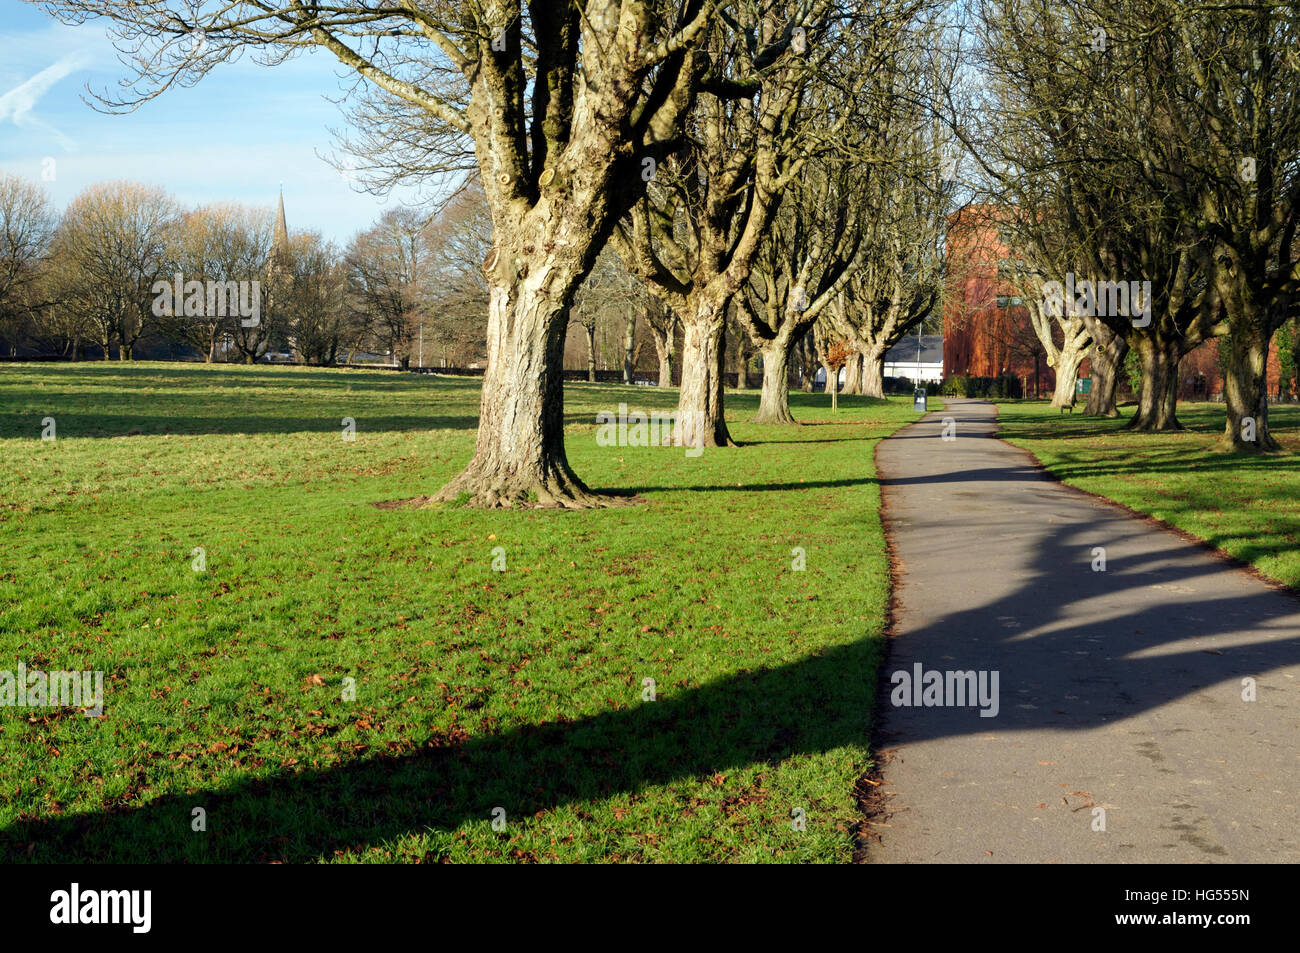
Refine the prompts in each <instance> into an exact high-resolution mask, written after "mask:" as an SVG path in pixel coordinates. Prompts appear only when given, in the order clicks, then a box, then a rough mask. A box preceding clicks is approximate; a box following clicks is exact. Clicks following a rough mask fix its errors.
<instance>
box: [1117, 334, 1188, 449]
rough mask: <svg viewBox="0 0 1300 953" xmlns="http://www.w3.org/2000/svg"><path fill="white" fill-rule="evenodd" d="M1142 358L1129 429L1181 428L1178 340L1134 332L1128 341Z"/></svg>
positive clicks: (1180, 355) (1180, 356)
mask: <svg viewBox="0 0 1300 953" xmlns="http://www.w3.org/2000/svg"><path fill="white" fill-rule="evenodd" d="M1130 347H1133V348H1135V349H1136V350H1137V352H1138V357H1139V358H1140V359H1141V361H1142V393H1141V394H1139V395H1138V410H1137V413H1136V414H1134V415H1133V419H1132V420H1130V421H1129V423H1128V428H1129V429H1130V430H1143V431H1162V430H1182V429H1183V425H1182V424H1180V423H1179V422H1178V415H1177V407H1178V364H1179V362H1180V361H1181V360H1182V354H1181V353H1180V349H1179V345H1178V342H1177V341H1170V340H1162V339H1159V338H1156V337H1154V336H1153V335H1149V334H1139V335H1136V336H1135V338H1134V340H1133V341H1131V342H1130Z"/></svg>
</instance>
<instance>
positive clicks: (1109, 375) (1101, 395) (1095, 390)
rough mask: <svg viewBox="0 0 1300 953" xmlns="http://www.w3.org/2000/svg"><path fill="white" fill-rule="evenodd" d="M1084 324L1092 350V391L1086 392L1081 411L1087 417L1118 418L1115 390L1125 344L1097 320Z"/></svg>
mask: <svg viewBox="0 0 1300 953" xmlns="http://www.w3.org/2000/svg"><path fill="white" fill-rule="evenodd" d="M1085 323H1089V330H1090V331H1091V332H1092V339H1093V343H1094V347H1092V348H1091V349H1090V350H1089V352H1088V359H1089V363H1090V365H1091V368H1090V370H1091V374H1092V388H1091V390H1089V392H1088V403H1087V404H1086V405H1085V407H1084V410H1083V412H1084V413H1085V414H1087V415H1088V416H1089V417H1118V416H1119V415H1120V414H1119V409H1118V408H1117V407H1116V406H1115V390H1116V388H1117V387H1118V386H1119V374H1120V370H1121V368H1123V366H1124V358H1125V357H1127V356H1128V342H1127V341H1125V340H1124V339H1123V338H1122V337H1119V336H1118V335H1117V334H1115V333H1114V332H1113V331H1111V330H1110V329H1109V328H1107V327H1106V326H1105V325H1104V324H1102V323H1101V322H1100V321H1092V322H1089V321H1085Z"/></svg>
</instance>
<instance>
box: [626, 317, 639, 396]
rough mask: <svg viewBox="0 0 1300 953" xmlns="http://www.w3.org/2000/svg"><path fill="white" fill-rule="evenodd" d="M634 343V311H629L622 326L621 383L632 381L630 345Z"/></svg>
mask: <svg viewBox="0 0 1300 953" xmlns="http://www.w3.org/2000/svg"><path fill="white" fill-rule="evenodd" d="M634 344H636V312H633V311H629V312H628V316H627V324H626V325H625V326H624V328H623V383H624V384H630V383H632V346H633V345H634Z"/></svg>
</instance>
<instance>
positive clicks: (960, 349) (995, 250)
mask: <svg viewBox="0 0 1300 953" xmlns="http://www.w3.org/2000/svg"><path fill="white" fill-rule="evenodd" d="M999 214H1001V213H1000V212H999V209H998V208H997V207H996V206H991V205H968V206H966V207H965V208H963V209H961V210H960V211H957V212H954V213H953V214H952V215H950V216H948V251H947V258H948V295H947V300H946V301H945V302H944V310H943V374H944V377H950V376H963V377H997V376H999V375H1001V374H1010V375H1012V376H1014V377H1016V378H1018V379H1019V380H1020V381H1021V384H1022V386H1023V387H1024V393H1025V394H1026V396H1029V395H1033V394H1035V393H1038V394H1050V393H1051V392H1052V388H1053V387H1054V386H1055V383H1056V373H1055V372H1054V371H1053V370H1052V369H1051V368H1049V367H1048V366H1047V356H1046V354H1045V353H1044V351H1043V347H1042V345H1041V344H1040V343H1039V341H1038V337H1037V335H1035V334H1034V329H1033V326H1032V325H1031V324H1030V322H1029V313H1028V311H1027V310H1026V309H1025V307H1024V305H1023V304H1021V299H1020V297H1019V294H1020V292H1019V291H1018V290H1017V289H1016V288H1015V287H1014V286H1012V285H1011V284H1009V283H1008V282H1007V281H1006V280H1004V279H1002V278H1000V277H999V266H1000V265H1001V263H1003V262H1006V261H1008V260H1010V259H1011V258H1012V256H1013V252H1012V250H1011V248H1010V247H1009V246H1008V245H1007V243H1006V242H1005V241H1004V240H1003V237H1002V235H1001V234H1000V232H1001V229H1000V228H999V227H998V218H999ZM1219 344H1220V342H1219V340H1217V339H1215V340H1210V341H1206V342H1205V343H1204V344H1202V345H1201V346H1200V347H1198V348H1196V349H1195V350H1194V351H1192V352H1191V353H1189V354H1187V355H1186V356H1185V357H1184V358H1183V360H1182V364H1181V365H1180V367H1179V391H1178V396H1179V399H1180V400H1211V399H1213V400H1222V399H1223V398H1222V395H1223V370H1222V368H1221V367H1220V364H1219ZM1225 346H1226V344H1225ZM1079 374H1080V376H1082V377H1086V376H1087V375H1088V362H1087V361H1086V360H1085V361H1084V363H1083V366H1082V367H1081V368H1080V370H1079ZM1281 376H1282V374H1281V363H1280V361H1279V359H1278V349H1277V342H1276V341H1274V343H1273V346H1272V347H1271V348H1270V349H1269V354H1268V392H1269V394H1271V395H1277V394H1278V393H1279V389H1280V387H1279V382H1280V380H1281ZM1035 384H1037V387H1035ZM1120 390H1121V394H1122V395H1126V396H1131V395H1128V394H1127V391H1128V386H1127V382H1126V381H1125V380H1123V379H1121V381H1120Z"/></svg>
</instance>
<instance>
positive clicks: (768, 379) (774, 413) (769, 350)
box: [754, 341, 799, 425]
mask: <svg viewBox="0 0 1300 953" xmlns="http://www.w3.org/2000/svg"><path fill="white" fill-rule="evenodd" d="M790 350H791V349H790V347H789V345H788V344H786V343H785V342H782V341H773V342H772V343H771V344H770V345H768V346H767V347H765V348H763V350H762V356H763V390H762V393H761V394H760V395H759V398H758V413H757V414H756V415H755V417H754V423H756V424H794V425H797V424H798V423H799V421H797V420H795V419H794V415H793V414H792V413H790Z"/></svg>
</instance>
